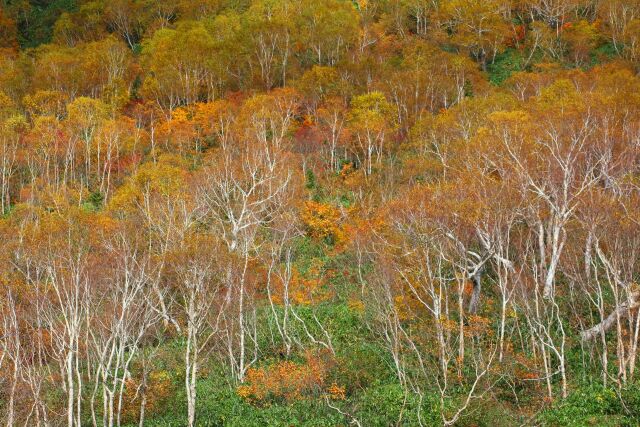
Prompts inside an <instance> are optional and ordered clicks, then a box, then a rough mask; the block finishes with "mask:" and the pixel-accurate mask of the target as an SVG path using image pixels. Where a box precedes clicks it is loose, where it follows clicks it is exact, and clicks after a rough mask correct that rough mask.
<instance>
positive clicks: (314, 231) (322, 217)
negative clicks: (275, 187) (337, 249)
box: [300, 200, 347, 245]
mask: <svg viewBox="0 0 640 427" xmlns="http://www.w3.org/2000/svg"><path fill="white" fill-rule="evenodd" d="M300 216H301V217H302V222H303V223H304V225H305V226H306V227H307V231H308V233H309V235H310V236H311V237H313V238H315V239H327V238H328V239H330V240H331V241H332V242H333V243H335V244H338V245H339V244H341V243H344V242H345V241H346V240H347V236H346V233H345V229H344V226H343V225H342V224H341V223H342V214H341V213H340V211H339V210H338V209H337V208H335V207H334V206H331V205H329V204H326V203H318V202H314V201H311V200H310V201H307V202H305V204H304V208H303V209H302V213H301V214H300Z"/></svg>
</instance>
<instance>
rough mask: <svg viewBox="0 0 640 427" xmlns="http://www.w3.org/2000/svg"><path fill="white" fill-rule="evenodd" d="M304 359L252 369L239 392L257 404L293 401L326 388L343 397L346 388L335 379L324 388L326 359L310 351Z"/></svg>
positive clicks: (335, 396) (336, 395)
mask: <svg viewBox="0 0 640 427" xmlns="http://www.w3.org/2000/svg"><path fill="white" fill-rule="evenodd" d="M305 359H306V360H305V363H296V362H292V361H290V360H285V361H282V362H278V363H276V364H274V365H271V366H267V367H263V368H251V369H249V370H248V372H247V376H246V381H245V383H244V384H243V385H241V386H239V387H238V388H237V393H238V395H239V396H240V397H242V398H243V399H246V400H247V401H249V402H251V403H253V404H258V405H260V404H265V403H266V404H268V403H270V402H273V401H286V402H292V401H295V400H299V399H304V398H308V397H312V396H314V395H317V394H319V393H322V392H323V391H326V392H327V393H328V395H329V396H331V397H332V398H334V399H344V397H345V389H344V388H343V387H339V386H338V385H337V384H335V383H333V384H331V385H330V386H329V387H327V388H326V390H325V381H326V378H327V370H328V366H327V364H326V362H324V361H323V360H321V359H320V358H319V357H318V356H316V355H314V354H312V353H311V352H307V353H306V354H305Z"/></svg>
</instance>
